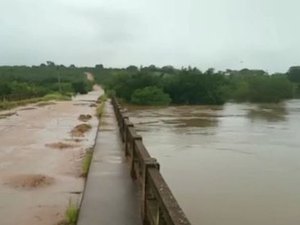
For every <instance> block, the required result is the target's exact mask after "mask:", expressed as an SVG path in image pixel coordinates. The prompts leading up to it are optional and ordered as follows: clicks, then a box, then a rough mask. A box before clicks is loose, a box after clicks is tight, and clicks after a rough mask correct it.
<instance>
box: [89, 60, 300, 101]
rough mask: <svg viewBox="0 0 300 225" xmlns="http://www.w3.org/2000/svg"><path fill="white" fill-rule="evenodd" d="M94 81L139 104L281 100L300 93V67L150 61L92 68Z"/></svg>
mask: <svg viewBox="0 0 300 225" xmlns="http://www.w3.org/2000/svg"><path fill="white" fill-rule="evenodd" d="M93 73H94V74H95V75H96V77H95V78H96V81H97V82H99V83H101V84H102V86H103V87H104V88H105V89H106V92H107V93H110V95H116V96H117V97H119V98H121V99H123V100H125V101H126V102H129V103H134V104H141V105H167V104H169V103H172V104H212V105H220V104H224V103H225V102H227V101H238V102H275V103H276V102H280V101H282V100H285V99H291V98H293V97H295V96H296V95H295V94H296V93H298V96H300V67H291V69H290V70H289V71H288V72H287V73H285V74H272V75H271V74H268V73H266V72H265V71H263V70H249V69H243V70H240V71H235V70H226V71H218V72H215V71H214V69H208V70H207V71H206V72H201V71H200V70H199V69H197V68H191V67H189V68H182V69H175V68H174V67H172V66H164V67H162V68H159V67H156V66H154V65H151V66H149V67H141V68H137V67H135V66H129V67H127V68H126V69H112V68H104V67H103V66H98V67H96V68H95V69H93Z"/></svg>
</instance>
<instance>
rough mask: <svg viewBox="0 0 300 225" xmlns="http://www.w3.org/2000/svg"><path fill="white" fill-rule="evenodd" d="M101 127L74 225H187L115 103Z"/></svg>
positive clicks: (154, 164) (156, 167)
mask: <svg viewBox="0 0 300 225" xmlns="http://www.w3.org/2000/svg"><path fill="white" fill-rule="evenodd" d="M101 123H102V125H101V128H100V131H99V134H98V137H97V141H96V145H95V149H94V153H93V159H92V163H91V167H90V171H89V175H88V178H87V182H86V187H85V191H84V195H83V200H82V203H81V209H80V213H79V218H78V225H142V224H147V225H190V222H189V221H188V219H187V218H186V216H185V214H184V212H183V211H182V209H181V208H180V206H179V205H178V203H177V201H176V199H175V197H174V196H173V194H172V192H171V190H170V188H169V187H168V185H167V183H166V182H165V180H164V178H163V177H162V175H161V173H160V172H159V163H158V162H157V160H156V159H154V158H152V157H151V156H150V154H149V153H148V151H147V149H146V147H145V146H144V144H143V140H142V137H141V136H139V135H138V134H137V132H136V130H135V128H134V125H133V124H132V123H131V122H130V120H129V118H128V117H127V116H126V115H125V113H123V112H122V107H121V106H120V105H119V103H118V102H117V100H116V99H112V100H111V101H110V102H107V103H106V107H105V114H104V115H103V120H102V122H101Z"/></svg>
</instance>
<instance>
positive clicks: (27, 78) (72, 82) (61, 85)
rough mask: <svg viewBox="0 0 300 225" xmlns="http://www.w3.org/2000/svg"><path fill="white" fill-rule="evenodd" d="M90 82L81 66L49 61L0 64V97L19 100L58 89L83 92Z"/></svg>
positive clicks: (87, 89)
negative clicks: (30, 63)
mask: <svg viewBox="0 0 300 225" xmlns="http://www.w3.org/2000/svg"><path fill="white" fill-rule="evenodd" d="M91 88H92V84H91V82H90V81H88V80H87V78H86V76H85V74H84V69H83V68H76V67H75V66H70V67H65V66H63V65H55V63H53V62H50V61H49V62H47V64H41V65H39V66H31V67H29V66H0V99H1V100H21V99H28V98H34V97H42V96H45V95H47V94H50V93H55V92H58V93H60V94H63V95H69V94H72V93H81V94H84V93H87V92H88V91H90V90H91Z"/></svg>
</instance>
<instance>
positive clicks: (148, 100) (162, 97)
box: [131, 86, 171, 105]
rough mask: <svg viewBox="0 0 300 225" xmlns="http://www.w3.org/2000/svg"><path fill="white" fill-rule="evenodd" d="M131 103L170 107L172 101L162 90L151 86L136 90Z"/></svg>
mask: <svg viewBox="0 0 300 225" xmlns="http://www.w3.org/2000/svg"><path fill="white" fill-rule="evenodd" d="M131 102H132V103H135V104H139V105H168V104H169V103H170V102H171V99H170V96H169V95H168V94H166V93H164V91H163V90H162V89H161V88H158V87H155V86H150V87H145V88H142V89H137V90H135V91H134V92H133V94H132V96H131Z"/></svg>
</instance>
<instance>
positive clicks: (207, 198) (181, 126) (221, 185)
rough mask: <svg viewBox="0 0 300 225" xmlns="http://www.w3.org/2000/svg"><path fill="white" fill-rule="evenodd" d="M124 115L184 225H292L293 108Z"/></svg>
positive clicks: (299, 198)
mask: <svg viewBox="0 0 300 225" xmlns="http://www.w3.org/2000/svg"><path fill="white" fill-rule="evenodd" d="M127 109H128V110H129V116H130V119H131V121H132V122H134V123H135V126H136V127H137V129H138V132H139V134H141V135H142V136H143V139H144V142H145V145H146V147H147V148H148V150H149V152H150V154H151V155H152V156H153V157H156V158H157V159H158V160H159V162H160V164H161V171H162V173H163V175H164V177H165V179H166V180H167V182H168V184H169V185H170V187H171V189H172V191H173V192H174V194H175V196H176V198H177V200H178V201H179V203H180V205H181V206H182V208H183V209H184V211H185V212H186V214H187V216H188V218H189V219H190V220H191V222H192V224H194V225H198V224H199V225H299V224H300V100H292V101H288V102H286V103H283V104H280V105H272V104H270V105H256V104H234V103H229V104H226V105H224V106H221V107H212V106H176V107H175V106H172V107H164V108H157V107H133V106H127Z"/></svg>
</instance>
